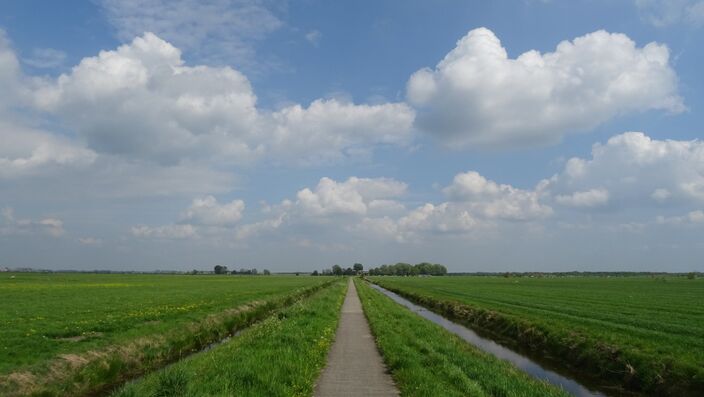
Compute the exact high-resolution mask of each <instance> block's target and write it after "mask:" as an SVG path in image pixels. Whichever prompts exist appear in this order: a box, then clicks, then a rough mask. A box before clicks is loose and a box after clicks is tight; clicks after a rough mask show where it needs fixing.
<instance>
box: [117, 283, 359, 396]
mask: <svg viewBox="0 0 704 397" xmlns="http://www.w3.org/2000/svg"><path fill="white" fill-rule="evenodd" d="M346 284H347V283H345V282H342V281H337V282H336V283H335V284H334V286H332V287H331V288H326V289H324V290H322V291H319V292H317V293H316V294H314V295H312V296H310V297H308V298H305V299H301V300H298V301H297V302H296V303H295V304H293V305H291V306H288V307H286V308H283V309H281V310H279V311H277V312H276V313H275V315H273V316H270V317H268V318H267V319H266V320H264V321H262V322H260V323H258V324H256V325H254V326H252V327H251V328H249V329H247V330H245V331H243V332H242V333H241V334H239V335H238V336H237V337H236V338H233V339H232V340H231V341H229V342H226V343H224V344H222V345H220V346H218V347H216V348H214V349H212V350H210V351H207V352H203V353H199V354H196V355H193V356H191V357H188V358H187V359H185V360H182V361H179V362H178V363H175V364H174V365H171V366H169V367H167V368H165V369H163V370H160V371H157V372H155V373H152V374H150V375H148V376H146V377H145V378H144V379H142V380H140V381H138V382H134V383H130V384H127V385H125V386H124V387H123V388H121V389H120V390H118V391H116V392H115V393H114V394H113V397H136V396H309V395H311V394H312V392H313V388H314V385H315V381H316V379H317V378H318V375H319V373H320V371H321V369H322V368H323V366H324V365H325V361H326V358H327V351H328V349H329V347H330V346H331V344H332V341H333V339H334V336H335V330H336V328H337V323H338V320H339V316H340V307H341V305H342V302H343V300H344V296H345V292H346ZM360 381H363V380H360Z"/></svg>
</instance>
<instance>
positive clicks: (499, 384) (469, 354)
mask: <svg viewBox="0 0 704 397" xmlns="http://www.w3.org/2000/svg"><path fill="white" fill-rule="evenodd" d="M356 282H357V290H358V292H359V296H360V299H361V300H362V305H363V306H364V313H365V315H366V316H367V319H368V320H369V324H370V326H371V328H372V333H373V334H374V336H375V338H376V342H377V345H378V346H379V349H380V350H381V352H382V355H383V356H384V361H385V362H386V365H387V366H388V368H389V370H390V371H391V374H392V376H393V378H394V380H395V381H396V384H397V385H398V387H399V389H400V390H401V393H402V395H404V396H567V395H568V394H566V393H565V392H563V391H562V390H559V389H556V388H554V387H552V386H550V385H547V384H545V383H543V382H540V381H537V380H534V379H532V378H530V377H529V376H528V375H526V374H524V373H523V372H521V371H520V370H518V369H516V368H515V367H513V366H512V365H510V364H509V363H506V362H504V361H501V360H499V359H496V358H494V357H493V356H490V355H488V354H486V353H483V352H481V351H480V350H478V349H476V348H474V347H473V346H472V345H470V344H468V343H466V342H464V341H463V340H461V339H460V338H459V337H457V336H455V335H453V334H451V333H449V332H447V331H446V330H444V329H443V328H442V327H440V326H438V325H435V324H433V323H432V322H430V321H428V320H425V319H423V318H421V317H419V316H417V315H415V314H413V313H412V312H410V311H409V310H408V309H406V308H404V307H402V306H400V305H398V304H396V303H394V302H393V301H392V300H391V299H389V298H387V297H386V296H384V295H382V294H380V293H379V292H377V291H374V290H373V289H371V288H370V287H369V286H368V285H366V283H364V282H362V281H358V280H357V281H356Z"/></svg>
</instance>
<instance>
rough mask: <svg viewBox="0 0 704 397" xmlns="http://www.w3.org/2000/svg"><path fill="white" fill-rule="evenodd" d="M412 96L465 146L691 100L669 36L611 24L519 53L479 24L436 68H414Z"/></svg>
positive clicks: (447, 137) (428, 122) (533, 137)
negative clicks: (638, 38) (662, 39)
mask: <svg viewBox="0 0 704 397" xmlns="http://www.w3.org/2000/svg"><path fill="white" fill-rule="evenodd" d="M407 95H408V99H409V101H410V102H411V103H412V104H413V105H415V106H416V107H417V108H418V109H419V114H418V125H419V126H420V127H421V128H422V129H424V130H425V131H427V132H429V133H431V134H434V135H437V136H438V137H439V138H441V139H442V140H443V141H445V142H446V143H449V144H451V145H453V146H461V147H477V146H495V147H516V146H526V145H538V144H546V143H554V142H556V141H559V140H560V138H561V137H562V136H563V135H564V134H566V133H571V132H575V131H582V130H588V129H591V128H594V127H596V126H597V125H599V124H601V123H603V122H605V121H607V120H609V119H612V118H613V117H615V116H618V115H620V114H626V113H632V112H640V111H645V110H649V109H662V110H667V111H670V112H679V111H682V110H683V109H684V105H683V103H682V99H681V98H680V97H679V95H678V93H677V76H676V74H675V72H674V70H673V69H672V68H671V66H670V63H669V51H668V48H667V47H666V46H665V45H661V44H657V43H649V44H647V45H645V46H644V47H642V48H639V47H637V46H636V44H635V43H634V42H633V41H632V40H631V39H630V38H628V36H626V35H624V34H613V33H608V32H605V31H597V32H594V33H590V34H587V35H584V36H581V37H578V38H576V39H574V40H573V41H571V42H570V41H563V42H561V43H560V44H559V45H558V46H557V48H556V49H555V51H554V52H550V53H545V54H541V53H539V52H538V51H534V50H533V51H528V52H526V53H524V54H521V55H520V56H518V57H517V58H515V59H512V58H509V57H508V54H507V52H506V49H505V48H503V47H502V45H501V42H500V41H499V39H498V38H497V37H496V36H495V35H494V33H493V32H491V31H490V30H489V29H486V28H479V29H475V30H472V31H470V32H469V33H468V34H467V35H466V36H465V37H463V38H462V39H460V40H459V41H458V42H457V46H456V47H455V48H454V49H453V50H452V51H451V52H450V53H449V54H447V55H446V56H445V58H444V59H443V60H442V61H440V63H438V64H437V66H436V68H435V69H434V70H431V69H427V68H426V69H421V70H419V71H417V72H416V73H414V74H413V75H412V76H411V78H410V80H409V81H408V86H407Z"/></svg>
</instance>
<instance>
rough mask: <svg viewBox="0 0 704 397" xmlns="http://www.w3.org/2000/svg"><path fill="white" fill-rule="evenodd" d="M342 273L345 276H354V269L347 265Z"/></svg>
mask: <svg viewBox="0 0 704 397" xmlns="http://www.w3.org/2000/svg"><path fill="white" fill-rule="evenodd" d="M342 273H343V274H344V275H345V276H354V275H355V271H354V270H352V268H351V267H348V268H347V269H345V270H344V271H343V272H342Z"/></svg>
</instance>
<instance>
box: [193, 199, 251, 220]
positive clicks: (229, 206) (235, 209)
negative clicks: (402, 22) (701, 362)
mask: <svg viewBox="0 0 704 397" xmlns="http://www.w3.org/2000/svg"><path fill="white" fill-rule="evenodd" d="M244 207H245V205H244V201H242V200H233V201H232V202H230V203H224V204H219V203H218V201H217V200H216V199H215V197H213V196H205V197H202V198H197V199H195V200H193V203H192V204H191V206H190V207H189V208H188V209H187V210H186V211H185V212H184V213H183V215H182V217H181V218H182V219H181V222H182V223H188V224H194V225H208V226H230V225H234V224H236V223H237V222H239V220H240V219H242V212H243V211H244Z"/></svg>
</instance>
